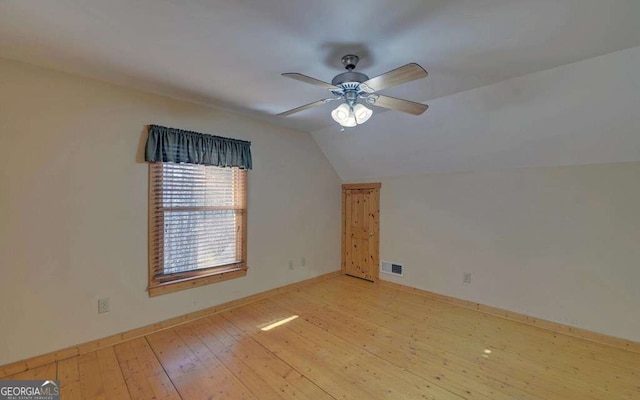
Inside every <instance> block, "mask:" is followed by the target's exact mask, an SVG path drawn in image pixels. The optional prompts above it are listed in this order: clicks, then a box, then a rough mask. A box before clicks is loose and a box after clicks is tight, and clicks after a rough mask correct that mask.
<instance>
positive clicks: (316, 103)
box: [278, 99, 329, 117]
mask: <svg viewBox="0 0 640 400" xmlns="http://www.w3.org/2000/svg"><path fill="white" fill-rule="evenodd" d="M327 100H329V99H325V100H318V101H314V102H313V103H309V104H305V105H303V106H300V107H296V108H294V109H291V110H289V111H285V112H281V113H280V114H278V117H286V116H289V115H291V114H295V113H297V112H300V111H304V110H306V109H309V108H313V107H317V106H321V105H323V104H325V103H326V102H327Z"/></svg>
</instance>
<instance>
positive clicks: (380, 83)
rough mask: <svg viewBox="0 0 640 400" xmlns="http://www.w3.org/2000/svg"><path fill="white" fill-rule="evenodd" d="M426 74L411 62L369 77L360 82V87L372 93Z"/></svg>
mask: <svg viewBox="0 0 640 400" xmlns="http://www.w3.org/2000/svg"><path fill="white" fill-rule="evenodd" d="M427 75H428V73H427V71H425V69H424V68H422V67H421V66H419V65H418V64H416V63H411V64H407V65H403V66H402V67H400V68H396V69H394V70H391V71H389V72H385V73H384V74H382V75H378V76H376V77H375V78H371V79H369V80H368V81H365V82H363V83H361V84H360V87H361V88H362V89H363V90H364V91H366V92H368V93H373V92H377V91H379V90H382V89H386V88H388V87H391V86H396V85H399V84H401V83H405V82H411V81H415V80H416V79H420V78H426V77H427Z"/></svg>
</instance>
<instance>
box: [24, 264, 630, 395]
mask: <svg viewBox="0 0 640 400" xmlns="http://www.w3.org/2000/svg"><path fill="white" fill-rule="evenodd" d="M293 316H298V318H295V319H292V320H290V321H289V322H286V323H284V324H282V325H280V326H277V327H274V328H272V329H270V330H268V331H263V330H262V328H268V327H269V325H270V324H273V323H275V322H278V321H282V320H284V319H288V318H291V317H293ZM52 377H57V378H58V379H59V380H60V383H61V390H62V399H90V400H94V399H95V400H97V399H145V400H146V399H233V400H236V399H273V400H276V399H300V400H304V399H309V400H325V399H326V400H330V399H358V400H369V399H393V400H397V399H504V400H506V399H509V400H514V399H519V400H522V399H563V400H566V399H581V400H588V399H640V354H638V353H633V352H629V351H625V350H622V349H617V348H613V347H609V346H606V345H601V344H597V343H594V342H588V341H585V340H582V339H577V338H574V337H570V336H565V335H561V334H554V333H552V332H550V331H546V330H542V329H539V328H535V327H532V326H529V325H524V324H522V323H519V322H514V321H510V320H506V319H502V318H498V317H495V316H491V315H488V314H483V313H480V312H477V311H472V310H468V309H464V308H460V307H457V306H454V305H450V304H446V303H442V302H438V301H435V300H432V299H428V298H425V297H422V296H420V295H416V294H411V293H407V292H404V291H399V290H396V289H394V288H389V287H384V286H380V285H375V284H371V283H368V282H365V281H361V280H358V279H355V278H349V277H343V276H341V277H338V278H334V279H330V280H327V281H324V282H321V283H318V284H314V285H312V286H308V287H305V288H303V289H300V290H296V291H292V292H288V293H283V294H278V295H276V296H274V297H270V298H268V299H265V300H260V301H257V302H255V303H251V304H249V305H245V306H242V307H238V308H235V309H232V310H229V311H225V312H222V313H219V314H216V315H214V316H211V317H208V318H204V319H201V320H197V321H194V322H191V323H188V324H185V325H181V326H179V327H176V328H172V329H168V330H165V331H161V332H158V333H155V334H152V335H148V336H146V337H144V338H139V339H135V340H132V341H129V342H125V343H122V344H119V345H116V346H113V347H108V348H104V349H101V350H99V351H96V352H93V353H88V354H84V355H81V356H79V357H75V358H70V359H67V360H63V361H60V362H57V363H53V364H49V365H45V366H42V367H39V368H36V369H34V370H31V371H26V372H23V373H20V374H18V375H14V376H13V378H16V379H31V378H33V379H50V378H52Z"/></svg>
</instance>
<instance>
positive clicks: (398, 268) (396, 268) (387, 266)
mask: <svg viewBox="0 0 640 400" xmlns="http://www.w3.org/2000/svg"><path fill="white" fill-rule="evenodd" d="M380 270H381V271H382V272H384V273H385V274H390V275H396V276H404V272H403V268H402V265H400V264H395V263H392V262H389V261H383V262H382V267H381V268H380Z"/></svg>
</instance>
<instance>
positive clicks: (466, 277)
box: [462, 272, 471, 283]
mask: <svg viewBox="0 0 640 400" xmlns="http://www.w3.org/2000/svg"><path fill="white" fill-rule="evenodd" d="M462 281H463V282H464V283H471V272H465V273H464V274H463V275H462Z"/></svg>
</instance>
